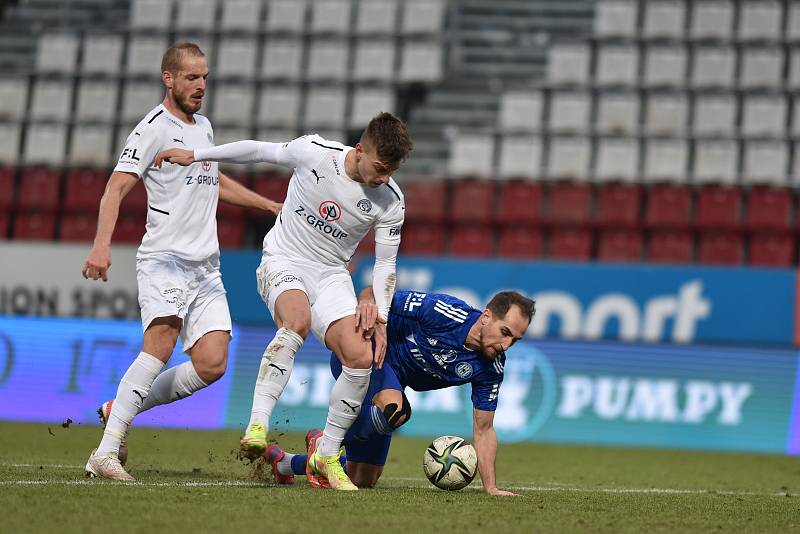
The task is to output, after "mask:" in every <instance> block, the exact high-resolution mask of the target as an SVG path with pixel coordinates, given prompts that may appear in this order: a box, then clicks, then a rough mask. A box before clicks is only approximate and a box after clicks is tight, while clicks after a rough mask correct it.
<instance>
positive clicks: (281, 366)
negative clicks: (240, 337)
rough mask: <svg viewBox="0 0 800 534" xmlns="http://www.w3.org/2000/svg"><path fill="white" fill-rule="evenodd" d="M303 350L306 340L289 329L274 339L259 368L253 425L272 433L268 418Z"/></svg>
mask: <svg viewBox="0 0 800 534" xmlns="http://www.w3.org/2000/svg"><path fill="white" fill-rule="evenodd" d="M302 346H303V338H302V337H300V335H299V334H297V333H296V332H292V331H291V330H289V329H288V328H281V329H279V330H278V332H277V333H276V334H275V337H274V338H272V341H270V343H269V345H267V348H266V349H265V350H264V355H263V356H262V358H261V365H260V366H259V368H258V378H256V387H255V391H253V408H252V410H251V411H250V422H249V423H248V424H247V427H248V428H250V425H253V424H255V423H259V424H261V425H264V428H266V429H269V416H270V415H272V410H273V409H274V408H275V403H277V402H278V399H279V398H280V396H281V393H283V388H285V387H286V384H287V383H288V382H289V377H290V376H292V367H294V355H295V354H297V351H299V350H300V347H302Z"/></svg>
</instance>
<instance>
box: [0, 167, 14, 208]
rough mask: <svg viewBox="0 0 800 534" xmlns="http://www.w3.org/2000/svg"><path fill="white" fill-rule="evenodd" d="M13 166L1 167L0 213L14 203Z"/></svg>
mask: <svg viewBox="0 0 800 534" xmlns="http://www.w3.org/2000/svg"><path fill="white" fill-rule="evenodd" d="M14 173H15V169H14V168H13V167H0V213H5V212H7V211H8V208H10V207H11V206H12V205H13V203H14Z"/></svg>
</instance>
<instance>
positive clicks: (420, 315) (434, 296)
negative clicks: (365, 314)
mask: <svg viewBox="0 0 800 534" xmlns="http://www.w3.org/2000/svg"><path fill="white" fill-rule="evenodd" d="M470 311H472V307H470V306H469V305H468V304H467V303H466V302H464V301H463V300H461V299H457V298H455V297H451V296H450V295H444V294H440V293H431V294H427V293H423V292H420V291H397V292H396V293H395V294H394V298H393V299H392V308H391V311H390V313H391V314H393V315H398V316H401V317H406V318H410V319H415V320H416V321H417V322H419V323H420V324H421V325H422V326H424V327H425V328H426V329H429V330H449V329H452V328H453V326H457V325H461V324H463V323H464V321H465V320H466V319H467V317H468V315H469V312H470Z"/></svg>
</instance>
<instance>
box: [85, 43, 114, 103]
mask: <svg viewBox="0 0 800 534" xmlns="http://www.w3.org/2000/svg"><path fill="white" fill-rule="evenodd" d="M124 46H125V41H124V39H123V36H122V35H113V34H87V35H86V37H84V39H83V59H82V60H81V73H82V74H83V75H84V76H86V75H90V74H103V75H117V74H119V73H120V70H121V68H122V50H123V48H124ZM115 94H116V93H115Z"/></svg>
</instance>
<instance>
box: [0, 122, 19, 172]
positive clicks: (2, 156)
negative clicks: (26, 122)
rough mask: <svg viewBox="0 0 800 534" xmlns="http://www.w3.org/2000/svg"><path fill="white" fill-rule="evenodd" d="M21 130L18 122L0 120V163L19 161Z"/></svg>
mask: <svg viewBox="0 0 800 534" xmlns="http://www.w3.org/2000/svg"><path fill="white" fill-rule="evenodd" d="M21 132H22V128H21V127H20V124H19V123H18V122H0V163H3V164H6V165H15V164H16V163H17V162H18V161H19V148H20V141H21V135H20V134H21Z"/></svg>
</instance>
